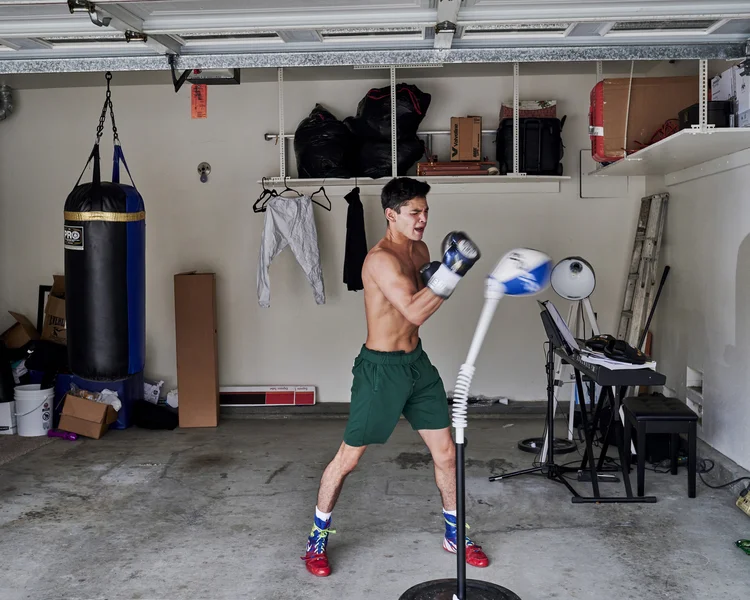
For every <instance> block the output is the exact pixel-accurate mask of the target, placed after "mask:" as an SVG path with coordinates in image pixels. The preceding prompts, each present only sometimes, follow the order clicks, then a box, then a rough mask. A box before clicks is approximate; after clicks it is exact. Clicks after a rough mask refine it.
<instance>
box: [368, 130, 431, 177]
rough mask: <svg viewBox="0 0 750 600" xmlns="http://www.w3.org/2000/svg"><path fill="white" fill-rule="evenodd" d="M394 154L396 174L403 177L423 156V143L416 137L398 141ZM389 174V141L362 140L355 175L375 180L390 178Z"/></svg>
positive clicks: (390, 171) (390, 168)
mask: <svg viewBox="0 0 750 600" xmlns="http://www.w3.org/2000/svg"><path fill="white" fill-rule="evenodd" d="M396 152H397V154H396V155H397V157H398V158H397V161H398V163H397V172H398V175H399V176H404V175H406V174H407V172H408V170H409V169H410V168H411V167H412V166H413V165H414V163H416V162H417V161H418V160H419V159H420V158H422V156H424V153H425V147H424V142H423V141H422V140H420V139H419V138H418V137H416V136H415V137H413V138H412V139H406V140H398V144H397V151H396ZM391 173H392V166H391V141H390V140H387V141H381V140H373V139H370V140H362V143H361V145H360V147H359V167H358V170H357V174H358V175H359V176H360V177H372V178H373V179H377V178H378V177H390V176H391Z"/></svg>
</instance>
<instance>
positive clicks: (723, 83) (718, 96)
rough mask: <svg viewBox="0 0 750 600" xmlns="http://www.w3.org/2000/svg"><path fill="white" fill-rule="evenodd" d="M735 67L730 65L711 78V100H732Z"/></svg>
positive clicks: (734, 90)
mask: <svg viewBox="0 0 750 600" xmlns="http://www.w3.org/2000/svg"><path fill="white" fill-rule="evenodd" d="M735 69H736V67H731V68H729V69H727V70H726V71H724V72H723V73H720V74H719V75H716V76H715V77H714V78H713V79H712V80H711V100H733V99H734V98H735V97H736V95H737V93H736V75H735Z"/></svg>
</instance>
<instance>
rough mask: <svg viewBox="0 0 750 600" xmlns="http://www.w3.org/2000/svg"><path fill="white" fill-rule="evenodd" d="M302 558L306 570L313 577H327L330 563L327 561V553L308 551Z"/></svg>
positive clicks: (329, 571)
mask: <svg viewBox="0 0 750 600" xmlns="http://www.w3.org/2000/svg"><path fill="white" fill-rule="evenodd" d="M302 560H304V561H305V566H306V567H307V570H308V571H310V573H312V574H313V575H315V577H328V576H329V575H330V574H331V565H330V564H329V563H328V555H327V554H326V552H325V551H323V552H322V553H319V554H316V553H315V552H308V553H307V554H305V556H303V557H302Z"/></svg>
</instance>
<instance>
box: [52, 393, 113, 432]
mask: <svg viewBox="0 0 750 600" xmlns="http://www.w3.org/2000/svg"><path fill="white" fill-rule="evenodd" d="M116 420H117V411H116V410H115V409H114V408H113V407H112V406H110V405H109V404H104V403H103V402H94V401H93V400H87V399H86V398H79V397H78V396H74V395H72V394H67V395H66V396H65V402H64V404H63V409H62V414H61V415H60V424H59V425H58V429H61V430H62V431H70V432H71V433H77V434H78V435H83V436H86V437H90V438H94V439H95V440H98V439H99V438H100V437H102V436H103V435H104V434H105V433H106V432H107V430H108V429H109V426H110V425H111V424H112V423H114V422H115V421H116Z"/></svg>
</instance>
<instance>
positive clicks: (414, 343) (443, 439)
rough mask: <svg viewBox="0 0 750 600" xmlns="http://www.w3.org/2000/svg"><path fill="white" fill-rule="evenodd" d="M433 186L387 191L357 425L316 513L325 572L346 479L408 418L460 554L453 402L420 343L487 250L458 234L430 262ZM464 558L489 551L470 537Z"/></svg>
mask: <svg viewBox="0 0 750 600" xmlns="http://www.w3.org/2000/svg"><path fill="white" fill-rule="evenodd" d="M429 190H430V186H429V185H428V184H426V183H423V182H420V181H416V180H414V179H410V178H407V177H403V178H398V179H393V180H392V181H390V182H389V183H388V184H387V185H385V186H384V187H383V191H382V194H381V201H382V205H383V209H384V211H385V218H386V220H387V223H388V227H387V230H386V233H385V236H384V237H383V239H382V240H380V241H379V242H378V243H377V244H376V245H375V247H373V248H372V250H370V252H369V253H368V255H367V258H366V259H365V262H364V265H363V267H362V282H363V284H364V298H365V315H366V318H367V339H366V341H365V343H364V345H363V346H362V349H361V351H360V353H359V355H358V356H357V358H356V359H355V361H354V368H353V369H352V374H353V375H354V381H353V383H352V388H351V394H352V396H351V407H350V412H349V421H348V423H347V426H346V430H345V432H344V441H343V443H342V444H341V446H340V448H339V450H338V452H337V453H336V456H335V457H334V458H333V460H332V461H331V462H330V463H329V464H328V466H327V467H326V469H325V471H324V472H323V477H322V479H321V482H320V489H319V491H318V499H317V500H318V501H317V506H316V510H315V519H314V524H313V528H312V531H311V533H310V537H309V538H308V541H307V549H306V553H305V556H304V557H303V559H304V560H305V563H306V565H307V570H308V571H310V573H312V574H313V575H316V576H319V577H324V576H327V575H329V574H330V572H331V568H330V565H329V563H328V557H327V555H326V545H327V542H328V534H329V533H330V532H331V530H330V526H331V512H332V511H333V507H334V505H335V504H336V500H337V499H338V496H339V493H340V492H341V488H342V486H343V483H344V479H346V477H347V475H349V473H351V472H352V470H353V469H354V468H355V467H356V466H357V462H358V461H359V459H360V457H361V456H362V455H363V454H364V452H365V448H366V447H367V446H368V445H370V444H383V443H385V442H386V441H387V440H388V438H389V437H390V435H391V433H392V432H393V430H394V428H395V427H396V424H397V423H398V420H399V417H400V416H401V414H403V415H404V416H405V417H406V419H407V420H408V421H409V423H410V424H411V426H412V428H413V429H415V430H416V431H418V432H419V434H420V435H421V436H422V439H423V440H424V441H425V443H426V445H427V447H428V448H429V450H430V453H431V455H432V460H433V462H434V464H435V481H436V483H437V487H438V489H439V491H440V495H441V498H442V502H443V515H444V520H445V537H444V540H443V547H444V548H445V549H446V550H448V551H449V552H453V553H455V552H456V544H457V543H458V541H457V539H456V457H455V447H454V444H453V439H452V438H451V430H450V425H451V421H450V415H449V410H448V401H447V398H446V395H445V389H444V387H443V382H442V380H441V378H440V375H439V374H438V372H437V369H436V368H435V367H433V366H432V364H431V363H430V359H429V358H428V357H427V354H426V353H425V352H424V350H423V349H422V345H421V341H420V338H419V327H420V325H422V324H423V323H424V322H425V321H426V320H427V319H428V318H429V317H430V316H431V315H432V314H433V313H434V312H435V311H436V310H437V309H438V308H440V306H441V305H442V304H443V302H444V301H445V300H446V299H447V298H449V297H450V295H451V294H452V293H453V290H454V289H455V288H456V286H457V285H458V283H459V282H460V281H461V278H462V276H463V275H465V274H466V272H467V271H468V270H469V269H470V268H471V267H472V266H473V265H474V263H475V262H476V261H477V260H478V259H479V250H478V248H477V247H476V246H475V245H474V243H473V242H472V241H471V240H470V239H469V238H468V237H466V236H465V235H464V234H462V233H460V232H452V233H450V234H448V235H447V236H446V238H445V239H444V240H443V258H442V261H441V262H437V261H436V262H433V263H430V254H429V251H428V250H427V245H426V244H425V243H424V242H423V241H422V237H423V236H424V230H425V226H426V225H427V213H428V207H427V199H426V196H427V193H428V192H429ZM465 543H466V562H467V563H468V564H470V565H474V566H477V567H486V566H487V565H489V560H488V558H487V556H486V555H485V553H484V552H483V551H482V548H481V547H480V546H478V545H476V544H474V542H472V541H471V540H470V539H469V538H468V537H467V538H466V540H465Z"/></svg>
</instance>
